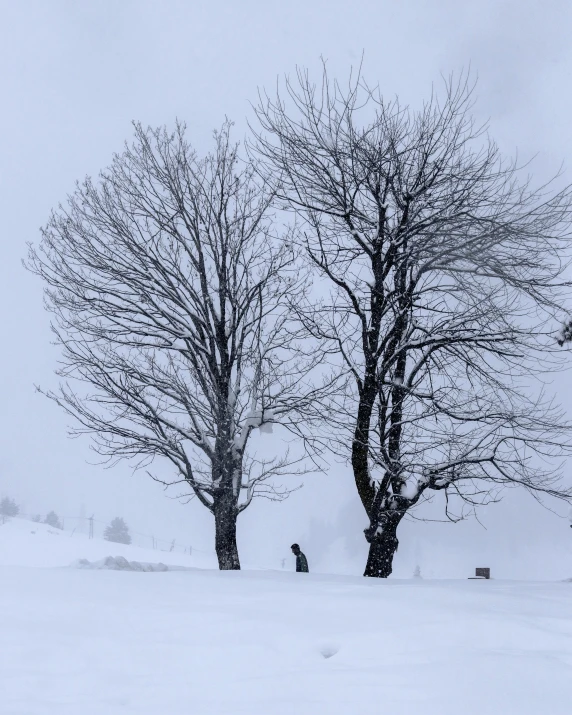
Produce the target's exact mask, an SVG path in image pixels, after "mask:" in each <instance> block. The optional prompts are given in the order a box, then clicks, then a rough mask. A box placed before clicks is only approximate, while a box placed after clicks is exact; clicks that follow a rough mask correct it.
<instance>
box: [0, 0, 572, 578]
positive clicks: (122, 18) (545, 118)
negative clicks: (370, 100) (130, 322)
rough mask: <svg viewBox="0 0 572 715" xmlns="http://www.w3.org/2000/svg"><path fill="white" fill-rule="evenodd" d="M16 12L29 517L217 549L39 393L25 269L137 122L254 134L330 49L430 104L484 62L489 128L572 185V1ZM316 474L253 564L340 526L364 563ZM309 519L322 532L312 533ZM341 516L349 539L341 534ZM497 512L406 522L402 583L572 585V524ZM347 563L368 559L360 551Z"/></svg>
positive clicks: (14, 108) (5, 420)
mask: <svg viewBox="0 0 572 715" xmlns="http://www.w3.org/2000/svg"><path fill="white" fill-rule="evenodd" d="M0 8H1V10H2V23H1V24H0V57H1V70H0V97H1V99H2V108H3V111H2V113H1V114H0V142H1V147H0V207H1V212H0V215H1V216H2V239H3V240H2V246H3V249H2V260H1V261H0V290H1V291H2V296H1V301H0V305H1V310H2V335H3V344H2V351H1V354H0V360H1V363H2V365H1V369H0V375H1V379H2V382H3V385H2V388H3V389H2V395H3V398H4V399H3V409H2V410H1V412H0V421H1V430H0V434H1V439H2V449H1V451H0V494H4V493H8V494H11V495H13V496H14V497H16V499H17V500H19V501H21V502H23V503H24V506H25V508H26V509H27V510H29V511H34V512H35V511H38V512H45V511H46V510H49V509H52V508H53V509H56V511H59V512H60V513H62V514H69V515H73V514H76V513H78V511H79V509H80V505H81V504H85V506H86V508H87V510H88V512H90V513H92V512H93V513H95V514H96V516H97V515H99V516H100V517H101V518H104V519H107V518H111V517H113V516H115V515H117V514H121V515H123V516H125V518H126V519H127V521H128V522H129V523H131V524H132V525H133V526H134V527H135V528H136V529H138V530H140V531H144V532H147V533H156V534H157V535H158V536H162V537H164V538H177V540H180V541H183V542H185V543H192V544H194V545H195V546H196V547H198V548H204V549H209V550H210V549H211V541H212V524H211V517H210V515H209V514H208V513H207V512H206V511H205V510H204V509H203V508H202V507H200V506H199V505H188V506H182V505H180V504H179V503H178V502H176V501H171V500H169V499H167V498H166V497H165V496H164V494H163V493H162V491H161V489H160V487H159V486H158V485H156V484H154V483H153V482H151V481H150V480H149V479H148V478H146V477H145V476H144V475H136V476H134V477H133V476H131V473H130V470H129V469H128V468H127V467H125V466H120V467H117V468H115V469H113V470H107V471H104V470H103V469H102V468H101V467H97V466H90V465H89V464H88V462H89V461H94V457H95V455H92V454H90V451H89V443H88V441H87V440H75V441H71V440H69V439H68V438H67V437H66V423H67V420H66V418H65V416H64V415H63V414H61V413H60V412H58V410H57V408H56V407H55V406H54V405H52V404H51V403H49V402H48V401H47V400H45V399H44V398H42V397H40V396H39V395H36V394H35V393H34V389H33V385H34V383H39V384H40V385H42V386H43V387H46V386H52V385H54V383H55V378H54V377H53V374H52V371H53V368H54V366H55V363H56V360H57V351H56V350H55V349H54V348H52V347H51V346H50V345H49V341H50V332H49V325H48V324H49V320H48V317H47V315H46V313H45V312H44V310H43V306H42V296H41V286H40V285H39V281H38V280H37V279H36V278H34V277H33V276H31V275H29V274H27V273H26V272H25V271H24V270H23V269H22V267H21V265H20V261H21V259H22V258H23V257H24V255H25V251H26V248H25V244H26V242H28V241H37V240H38V237H39V233H38V228H39V227H40V226H41V225H42V224H43V223H45V221H46V219H47V216H48V213H49V211H50V208H51V207H52V206H55V205H56V204H57V203H58V202H59V201H63V200H64V199H65V196H66V194H67V193H68V192H69V191H71V190H72V189H73V185H74V182H75V180H76V179H81V178H82V177H83V176H84V175H85V174H96V173H97V171H98V170H99V169H100V168H102V167H104V166H106V165H107V164H108V163H109V160H110V157H111V154H112V152H114V151H117V150H120V149H121V146H122V143H123V141H124V140H125V139H127V138H129V137H130V134H131V127H130V122H131V120H133V119H137V120H140V121H142V122H143V123H144V124H152V125H157V124H163V123H172V122H173V121H174V119H175V117H179V118H181V119H184V120H185V121H186V122H187V124H188V128H189V138H190V139H191V141H192V142H193V143H194V144H195V146H196V147H197V148H199V149H201V148H206V147H207V146H208V142H209V139H210V132H211V130H212V129H213V128H215V127H217V126H218V125H220V123H221V122H222V120H223V119H224V117H225V115H226V116H229V117H230V118H232V119H234V120H235V121H236V125H237V137H240V136H242V134H243V132H244V129H245V118H246V117H247V116H250V107H249V101H250V100H251V101H254V100H255V98H256V91H257V87H267V88H269V89H272V88H273V86H274V85H275V82H276V78H277V76H278V75H281V74H284V73H291V72H293V71H294V69H295V66H296V65H297V64H298V65H304V66H308V67H309V68H311V69H312V68H317V67H318V64H319V58H320V56H323V57H324V58H326V59H327V60H328V63H329V66H330V68H331V71H332V72H333V73H335V74H338V76H340V77H342V78H343V77H345V76H347V73H348V71H349V68H350V65H351V64H352V63H353V64H354V65H355V64H356V63H358V62H359V61H360V57H361V54H362V51H364V52H365V62H364V74H365V76H366V77H367V78H368V80H369V81H370V82H376V81H377V82H379V84H380V86H381V89H382V91H383V92H384V93H385V94H395V93H399V94H400V96H401V97H402V98H403V99H404V100H405V101H408V102H410V103H412V104H414V105H415V104H418V103H419V102H420V101H421V100H422V99H423V97H425V96H426V95H427V94H428V92H429V91H430V89H431V84H432V82H436V83H438V82H439V81H440V80H439V76H440V74H449V73H450V72H452V71H459V70H460V69H463V68H465V69H466V68H468V67H469V66H470V67H471V68H472V70H473V71H474V72H475V73H477V74H478V76H479V87H478V104H477V107H476V111H477V113H478V115H479V117H480V118H490V125H491V133H492V135H493V136H494V137H495V138H496V139H497V140H498V142H499V143H500V145H501V147H502V148H503V149H504V150H505V151H506V152H508V153H513V152H514V151H515V150H518V151H519V153H520V154H521V156H523V157H526V158H528V157H530V156H532V155H534V154H535V155H536V156H537V158H536V160H535V163H534V165H533V166H534V172H535V174H537V175H539V177H541V178H546V177H547V176H548V175H550V174H553V173H554V172H555V171H557V170H558V169H559V167H560V164H561V162H562V161H564V163H565V167H566V168H567V178H568V180H570V179H571V178H572V177H571V174H570V171H571V170H572V145H571V141H570V114H571V104H572V102H571V100H570V72H571V69H572V46H571V45H570V41H569V38H570V31H571V29H572V3H570V2H569V0H550V1H546V0H545V1H544V2H539V1H536V0H534V1H533V0H519V1H512V0H480V2H468V1H467V2H459V0H424V1H423V0H401V1H399V2H398V1H397V0H352V1H351V2H349V0H346V1H345V2H344V1H342V0H304V1H300V0H289V2H273V1H272V0H265V1H264V2H263V1H262V0H240V2H238V1H237V0H209V1H208V2H203V1H202V0H163V1H162V2H161V1H159V0H154V1H150V0H121V2H117V0H98V2H88V1H87V0H70V1H67V2H66V1H63V0H49V2H46V0H37V1H32V0H21V1H20V2H13V1H12V0H3V1H2V2H0ZM570 385H571V378H570V376H567V377H566V378H565V379H564V381H563V382H562V383H560V384H559V386H558V387H559V394H560V396H561V398H562V399H566V398H567V396H568V394H569V387H570ZM305 483H306V486H305V488H304V490H302V491H300V492H297V493H296V494H295V495H294V496H293V497H292V498H291V499H290V500H289V502H287V503H284V504H282V505H272V504H268V503H260V504H258V505H256V506H254V507H252V508H251V509H249V510H248V511H247V512H245V513H244V514H243V515H242V517H241V522H240V525H239V529H240V533H239V538H240V541H241V547H242V549H241V550H242V554H243V557H244V560H245V561H246V562H248V561H251V562H254V563H257V562H258V563H264V564H267V565H277V564H278V559H279V557H281V556H282V555H285V556H288V554H289V551H288V545H289V544H290V543H291V542H292V541H293V540H299V541H303V539H304V538H305V537H306V538H307V540H308V541H309V542H310V544H312V543H313V544H315V551H316V553H318V552H320V553H321V552H322V550H325V545H322V542H324V544H329V543H330V542H331V539H332V538H333V536H332V535H333V533H334V532H335V531H339V530H340V529H341V531H342V533H345V534H347V535H348V541H347V543H345V542H344V543H342V542H338V543H336V544H334V545H333V546H332V549H331V551H330V554H329V556H328V557H327V558H324V564H325V565H328V563H333V560H334V558H338V556H336V555H338V554H339V561H338V562H336V565H337V566H339V567H340V568H342V561H343V559H344V557H343V556H342V555H341V554H342V553H343V547H344V546H345V547H349V548H350V552H349V553H350V555H351V553H353V552H351V549H352V548H355V549H356V551H355V558H354V561H353V569H354V571H355V572H360V571H361V570H362V567H363V552H364V550H365V542H364V540H363V537H360V534H361V529H363V528H364V526H365V525H366V524H365V520H364V518H363V516H362V513H361V507H360V506H359V504H357V503H356V500H357V497H356V495H355V493H354V490H353V486H352V480H351V476H350V473H349V470H348V469H347V468H346V467H344V466H343V465H336V466H335V467H333V469H332V471H331V473H330V474H329V475H328V477H323V476H322V477H307V478H306V479H305ZM561 511H562V509H561ZM565 511H566V510H564V513H565ZM312 515H313V518H314V519H315V520H318V521H319V522H324V523H325V525H326V526H322V525H321V524H320V523H316V522H315V523H313V524H312V522H311V520H312ZM336 519H337V520H338V521H339V524H338V526H339V529H338V528H336V529H331V531H328V526H327V525H328V523H335V522H336ZM481 519H482V521H483V523H484V524H485V525H486V526H487V530H485V529H483V528H482V527H481V526H479V525H478V524H476V523H475V522H473V523H471V524H462V525H457V526H447V527H442V526H437V525H431V524H430V525H423V524H418V523H414V524H407V525H406V526H405V527H404V528H403V530H402V534H403V540H402V543H403V547H402V548H401V549H400V552H399V554H398V556H397V559H396V572H399V569H401V570H402V572H403V575H410V574H409V570H410V567H411V564H412V563H414V562H417V561H420V562H421V564H422V569H423V568H425V571H427V572H433V573H434V575H440V574H441V573H444V571H446V570H447V569H449V571H451V572H453V571H455V572H459V574H458V575H462V570H463V569H464V568H465V567H466V564H469V565H470V567H471V568H472V566H473V565H478V564H477V563H474V562H475V561H478V560H479V559H481V560H482V559H489V561H490V562H491V563H494V564H498V567H499V568H503V569H505V570H506V572H507V574H508V573H510V575H515V576H518V575H524V573H525V570H527V569H529V567H530V568H531V569H532V571H533V572H534V573H535V574H536V573H537V574H538V575H552V574H556V575H557V574H558V569H559V568H561V564H562V563H563V559H567V568H568V571H570V572H571V573H570V575H572V547H571V544H572V530H571V529H569V528H567V525H566V523H565V522H563V521H562V520H560V519H557V518H556V517H555V516H553V515H552V514H550V513H549V512H544V511H542V510H541V509H540V508H539V507H538V506H536V505H535V503H534V502H533V501H532V500H530V499H529V498H522V497H517V496H512V495H511V497H510V498H509V499H508V500H507V501H506V502H505V503H504V504H502V505H499V506H495V507H493V508H492V510H489V512H487V513H486V514H485V513H483V514H482V517H481ZM356 534H357V536H356ZM320 535H321V536H320ZM320 539H321V540H322V541H320ZM308 551H311V549H308ZM358 552H359V553H358ZM499 554H500V555H499ZM495 558H496V559H497V561H496V562H495ZM531 561H533V562H534V563H533V565H532V566H529V564H530V562H531ZM344 563H345V562H344ZM347 563H348V565H346V566H343V568H352V565H351V559H350V558H349V556H348V558H347Z"/></svg>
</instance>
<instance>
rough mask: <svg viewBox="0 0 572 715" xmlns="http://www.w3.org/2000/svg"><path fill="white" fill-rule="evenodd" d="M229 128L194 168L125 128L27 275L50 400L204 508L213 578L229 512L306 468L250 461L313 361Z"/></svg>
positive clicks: (45, 239) (295, 271) (266, 202)
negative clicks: (48, 337)
mask: <svg viewBox="0 0 572 715" xmlns="http://www.w3.org/2000/svg"><path fill="white" fill-rule="evenodd" d="M229 132H230V125H229V124H228V123H226V124H225V125H224V126H223V127H222V130H221V131H219V132H217V133H215V145H216V146H215V149H214V151H213V152H212V153H210V154H208V155H207V156H206V157H205V158H200V157H199V156H198V155H197V154H196V152H195V151H194V150H193V149H192V148H191V147H190V146H189V144H188V143H187V141H186V139H185V129H184V126H182V125H177V127H176V130H175V131H174V132H172V133H170V132H168V131H167V130H166V129H163V128H161V129H157V130H150V129H144V128H142V127H141V126H140V125H139V124H137V125H135V138H134V141H133V143H132V144H131V145H126V147H125V150H124V151H123V153H122V154H120V155H116V156H115V157H114V160H113V162H112V164H111V166H110V168H108V169H107V170H105V171H104V172H103V173H102V174H101V175H100V179H99V181H98V182H93V181H92V180H91V179H89V178H88V179H86V180H85V181H84V182H83V183H82V184H78V185H77V188H76V190H75V192H74V193H73V195H71V196H70V197H69V198H68V201H67V204H66V205H65V206H60V207H59V208H58V210H57V211H55V212H53V214H52V216H51V218H50V220H49V223H48V224H47V226H46V228H45V229H44V230H43V232H42V241H41V243H40V245H39V247H38V248H34V247H31V248H30V255H29V267H30V268H31V270H33V271H35V272H36V273H37V274H38V275H40V276H41V277H42V278H43V279H44V281H45V283H46V292H45V296H46V302H47V306H48V308H49V309H50V310H51V311H52V313H53V316H54V321H53V329H54V331H55V335H56V338H57V342H58V343H59V344H60V345H61V347H62V351H63V357H62V364H61V368H60V370H59V375H60V376H62V377H63V378H65V379H66V381H67V380H71V382H72V385H73V383H75V385H76V386H75V387H73V386H70V383H69V382H66V383H64V384H63V386H62V387H61V389H60V390H59V391H57V392H48V393H47V394H48V395H49V397H51V398H52V399H54V400H55V401H56V402H57V403H58V404H59V405H61V406H62V407H63V408H64V409H65V410H66V411H67V412H68V413H69V414H70V415H72V416H73V417H74V418H76V420H77V421H78V423H79V427H77V428H76V429H74V432H76V433H90V434H91V435H93V438H94V444H95V447H96V449H97V450H98V451H99V453H100V454H102V455H104V456H105V457H107V458H109V459H111V460H114V459H116V458H134V459H135V460H136V464H137V466H139V467H144V466H146V465H147V464H149V462H150V461H151V460H152V459H153V458H155V457H163V458H166V459H167V460H169V461H170V462H171V463H172V465H173V467H174V471H173V474H174V476H173V478H172V479H170V478H166V477H159V476H158V475H157V474H156V473H155V474H153V475H152V476H154V478H155V479H157V480H159V481H163V482H164V483H169V484H172V483H177V484H181V483H184V484H185V485H187V487H188V488H189V492H190V494H191V495H193V496H196V498H197V499H198V500H199V501H200V502H201V504H203V505H204V506H205V507H206V508H207V509H209V510H210V511H211V512H212V514H213V515H214V521H215V533H216V537H215V546H216V552H217V556H218V561H219V566H220V568H221V569H238V568H240V562H239V556H238V549H237V541H236V525H237V517H238V514H239V513H240V512H242V511H243V510H244V509H245V508H246V507H247V506H248V505H249V504H250V503H251V501H252V499H253V497H255V496H257V495H259V496H265V497H267V498H270V499H278V500H279V499H282V498H284V497H285V496H287V494H288V491H289V490H288V489H285V488H283V487H278V486H276V485H275V484H273V482H272V478H274V477H279V476H282V475H286V474H292V473H296V472H299V471H300V470H299V467H298V466H296V464H297V462H298V459H297V458H296V457H289V456H288V454H287V453H284V454H282V455H278V456H276V457H274V458H271V459H268V458H265V457H260V456H257V452H256V451H255V450H254V449H253V448H252V440H251V435H252V433H253V431H254V430H256V429H259V430H261V431H265V430H266V431H268V430H271V429H272V425H273V424H275V423H276V424H282V425H284V426H285V427H286V428H288V425H289V420H290V415H291V414H292V411H293V410H299V409H303V406H304V404H305V403H306V402H307V401H310V400H311V399H312V396H313V390H312V388H311V387H310V386H309V385H310V382H309V377H308V375H309V372H310V371H311V369H312V367H313V366H314V365H315V364H316V363H317V362H318V358H315V357H313V356H310V357H308V356H306V355H304V354H302V352H301V350H300V349H299V347H298V345H297V342H296V334H295V332H292V331H291V330H289V328H288V320H289V316H288V307H287V301H286V298H287V297H288V303H291V301H292V296H302V295H303V294H304V290H305V282H304V278H303V272H301V271H300V266H299V265H297V262H296V256H295V254H294V251H293V248H292V244H291V242H289V241H288V240H287V236H282V237H279V236H276V235H275V233H274V231H273V224H272V217H271V215H270V214H269V209H270V207H271V204H272V200H273V198H274V194H273V190H272V189H271V188H269V185H268V184H267V185H265V186H263V185H262V184H261V182H260V181H258V179H257V172H256V170H255V167H254V166H253V164H252V163H241V162H240V160H239V156H238V153H237V146H236V145H235V144H233V143H232V142H231V140H230V135H229ZM82 383H83V384H82Z"/></svg>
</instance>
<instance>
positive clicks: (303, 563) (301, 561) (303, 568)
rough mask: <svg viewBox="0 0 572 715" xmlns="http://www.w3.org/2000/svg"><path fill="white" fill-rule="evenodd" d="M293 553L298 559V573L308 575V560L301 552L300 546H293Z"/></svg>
mask: <svg viewBox="0 0 572 715" xmlns="http://www.w3.org/2000/svg"><path fill="white" fill-rule="evenodd" d="M291 549H292V553H293V554H294V556H295V557H296V573H308V572H309V570H310V569H309V568H308V559H307V558H306V557H305V556H304V554H303V553H302V552H301V551H300V546H299V545H298V544H292V546H291Z"/></svg>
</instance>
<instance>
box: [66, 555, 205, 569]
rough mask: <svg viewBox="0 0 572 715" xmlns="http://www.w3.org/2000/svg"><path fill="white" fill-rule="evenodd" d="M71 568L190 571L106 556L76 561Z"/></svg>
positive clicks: (181, 567) (160, 564) (182, 567)
mask: <svg viewBox="0 0 572 715" xmlns="http://www.w3.org/2000/svg"><path fill="white" fill-rule="evenodd" d="M72 567H73V568H77V569H90V570H94V569H95V570H101V569H107V570H108V571H143V572H146V573H157V572H164V571H192V569H191V568H189V567H187V566H167V565H166V564H163V563H161V562H159V563H148V562H141V561H127V559H126V558H125V557H124V556H107V557H106V558H104V559H100V560H99V561H88V560H87V559H78V560H77V561H74V562H73V563H72Z"/></svg>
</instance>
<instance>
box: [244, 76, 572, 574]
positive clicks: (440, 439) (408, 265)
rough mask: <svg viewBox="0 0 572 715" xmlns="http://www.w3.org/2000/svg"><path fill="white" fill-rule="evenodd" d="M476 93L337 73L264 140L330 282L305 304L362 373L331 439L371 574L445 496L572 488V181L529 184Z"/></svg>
mask: <svg viewBox="0 0 572 715" xmlns="http://www.w3.org/2000/svg"><path fill="white" fill-rule="evenodd" d="M471 95H472V87H471V86H470V85H469V84H468V83H467V81H466V80H465V79H462V80H461V81H458V82H457V81H450V82H449V83H447V84H446V92H445V96H444V99H442V100H439V99H438V97H437V96H436V95H433V96H432V98H431V99H430V100H429V101H428V102H427V103H425V104H424V105H423V107H422V108H421V109H420V110H419V111H413V110H410V109H409V108H407V107H404V106H402V105H401V104H400V103H399V101H398V100H394V101H389V102H388V101H386V100H385V99H384V98H383V97H382V96H381V95H380V93H379V92H378V91H377V90H374V89H371V88H370V87H368V86H367V85H366V84H365V83H364V82H363V81H362V80H361V78H359V77H358V78H357V80H356V81H353V82H350V84H349V86H348V88H347V89H343V88H341V87H340V85H339V84H337V83H336V82H333V81H331V80H330V78H329V77H328V75H327V72H326V70H325V69H324V74H323V77H322V82H321V84H318V85H315V84H313V83H312V82H311V80H310V78H309V76H308V74H307V72H304V71H299V72H298V74H297V78H296V79H295V80H294V81H286V84H285V91H284V92H283V93H280V92H279V94H278V96H277V97H276V98H270V97H269V96H267V95H262V96H261V98H260V102H259V105H258V108H257V115H258V120H259V122H260V124H259V128H258V129H256V130H255V133H256V135H257V138H256V142H255V144H254V145H253V150H254V151H255V152H256V154H257V156H258V157H261V159H262V161H263V164H264V166H265V171H266V172H267V174H268V175H269V176H270V175H272V176H275V177H276V176H280V179H281V189H280V197H281V199H282V200H283V201H284V204H285V205H286V206H287V207H289V208H290V209H291V210H293V211H294V212H296V214H297V215H298V216H299V217H300V218H301V220H302V222H303V223H304V225H303V228H302V229H301V230H300V232H299V234H298V241H299V242H300V243H301V244H302V245H303V246H304V248H305V251H306V255H307V257H308V260H309V262H310V264H311V265H312V266H313V267H314V270H315V272H316V276H317V278H316V280H318V277H319V279H320V285H321V286H322V300H321V301H319V302H317V303H316V302H314V303H313V304H309V303H308V304H306V306H305V308H304V309H301V310H299V311H298V312H299V317H300V318H301V320H302V322H303V324H304V325H305V327H306V329H307V330H308V331H309V332H310V334H311V335H312V336H314V337H315V338H318V339H319V340H320V341H321V342H322V344H323V345H324V350H325V351H327V352H328V353H329V354H330V355H332V356H335V358H334V357H333V358H332V359H336V358H337V360H338V364H339V365H340V367H341V369H342V370H344V371H345V372H346V373H347V374H348V375H349V376H350V377H351V380H350V381H349V382H348V383H347V384H348V389H347V391H345V392H343V393H336V395H334V396H333V399H332V400H331V401H330V410H329V412H328V414H329V420H330V429H329V434H330V435H331V437H330V445H331V447H332V449H333V450H334V451H335V452H336V453H338V454H341V455H345V456H347V457H350V458H351V465H352V469H353V476H354V479H355V483H356V487H357V491H358V494H359V496H360V499H361V501H362V503H363V506H364V508H365V511H366V513H367V517H368V521H369V524H368V526H367V528H366V529H365V537H366V539H367V541H368V542H369V544H370V548H369V557H368V561H367V565H366V569H365V575H367V576H378V577H387V576H388V575H389V574H391V571H392V562H393V557H394V554H395V552H396V550H397V547H398V538H397V528H398V525H399V523H400V522H401V520H402V519H403V518H404V516H405V515H406V514H408V513H409V512H410V510H411V509H412V508H413V507H414V506H415V505H416V504H418V503H419V502H420V501H422V500H423V499H425V498H427V497H428V496H429V495H430V494H431V493H432V492H435V491H443V492H445V495H446V497H447V500H446V503H447V515H448V516H449V518H451V519H454V518H456V517H457V516H458V514H456V513H455V511H453V512H452V511H451V510H450V508H449V507H450V504H451V502H450V499H452V498H454V497H456V498H457V499H460V500H461V502H462V503H468V504H469V505H471V508H473V507H474V505H476V504H479V503H487V502H488V501H490V500H491V499H495V498H496V497H497V495H498V493H499V490H500V489H501V488H502V487H504V486H513V485H518V486H522V487H524V488H526V489H528V490H529V491H530V492H531V493H533V494H535V495H536V496H538V497H540V496H541V495H543V494H545V495H550V496H553V497H560V498H564V499H569V498H570V497H571V496H572V490H571V488H570V486H567V485H566V484H563V483H562V481H561V475H560V473H559V470H558V465H557V464H555V463H554V459H552V458H555V457H558V456H562V455H563V454H565V453H567V451H568V435H569V427H568V425H567V424H565V423H564V421H563V420H562V415H561V414H560V413H559V410H558V409H557V408H556V407H555V406H554V405H553V404H552V402H551V400H550V399H549V398H548V397H546V396H545V394H544V391H543V389H542V386H541V383H540V382H539V381H538V380H537V379H536V377H538V375H539V374H540V373H543V372H545V371H546V370H548V369H551V368H552V367H555V366H556V364H557V362H558V356H557V355H556V354H555V350H554V348H555V341H554V334H553V333H552V332H551V331H552V326H553V325H554V324H555V323H554V321H555V319H556V318H557V317H558V316H559V315H560V314H561V305H562V301H563V299H564V296H565V294H566V292H569V284H567V283H566V282H565V280H564V278H563V275H564V271H565V269H566V266H567V265H568V262H569V259H570V244H571V241H570V239H571V234H570V219H571V216H572V212H571V191H570V188H565V189H564V190H562V191H560V192H558V191H552V190H551V188H550V186H548V187H541V188H540V189H535V188H533V187H532V186H531V184H530V182H529V181H528V180H527V179H522V178H521V172H520V170H519V167H518V165H517V163H516V162H515V161H506V160H504V159H503V158H502V156H501V155H500V153H499V151H498V149H497V147H496V146H495V144H494V143H493V142H492V141H491V140H490V139H489V138H488V136H487V133H486V128H479V127H478V126H476V125H475V123H474V122H473V120H472V117H471V111H472V104H471V102H472V100H471ZM547 460H548V463H547Z"/></svg>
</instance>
